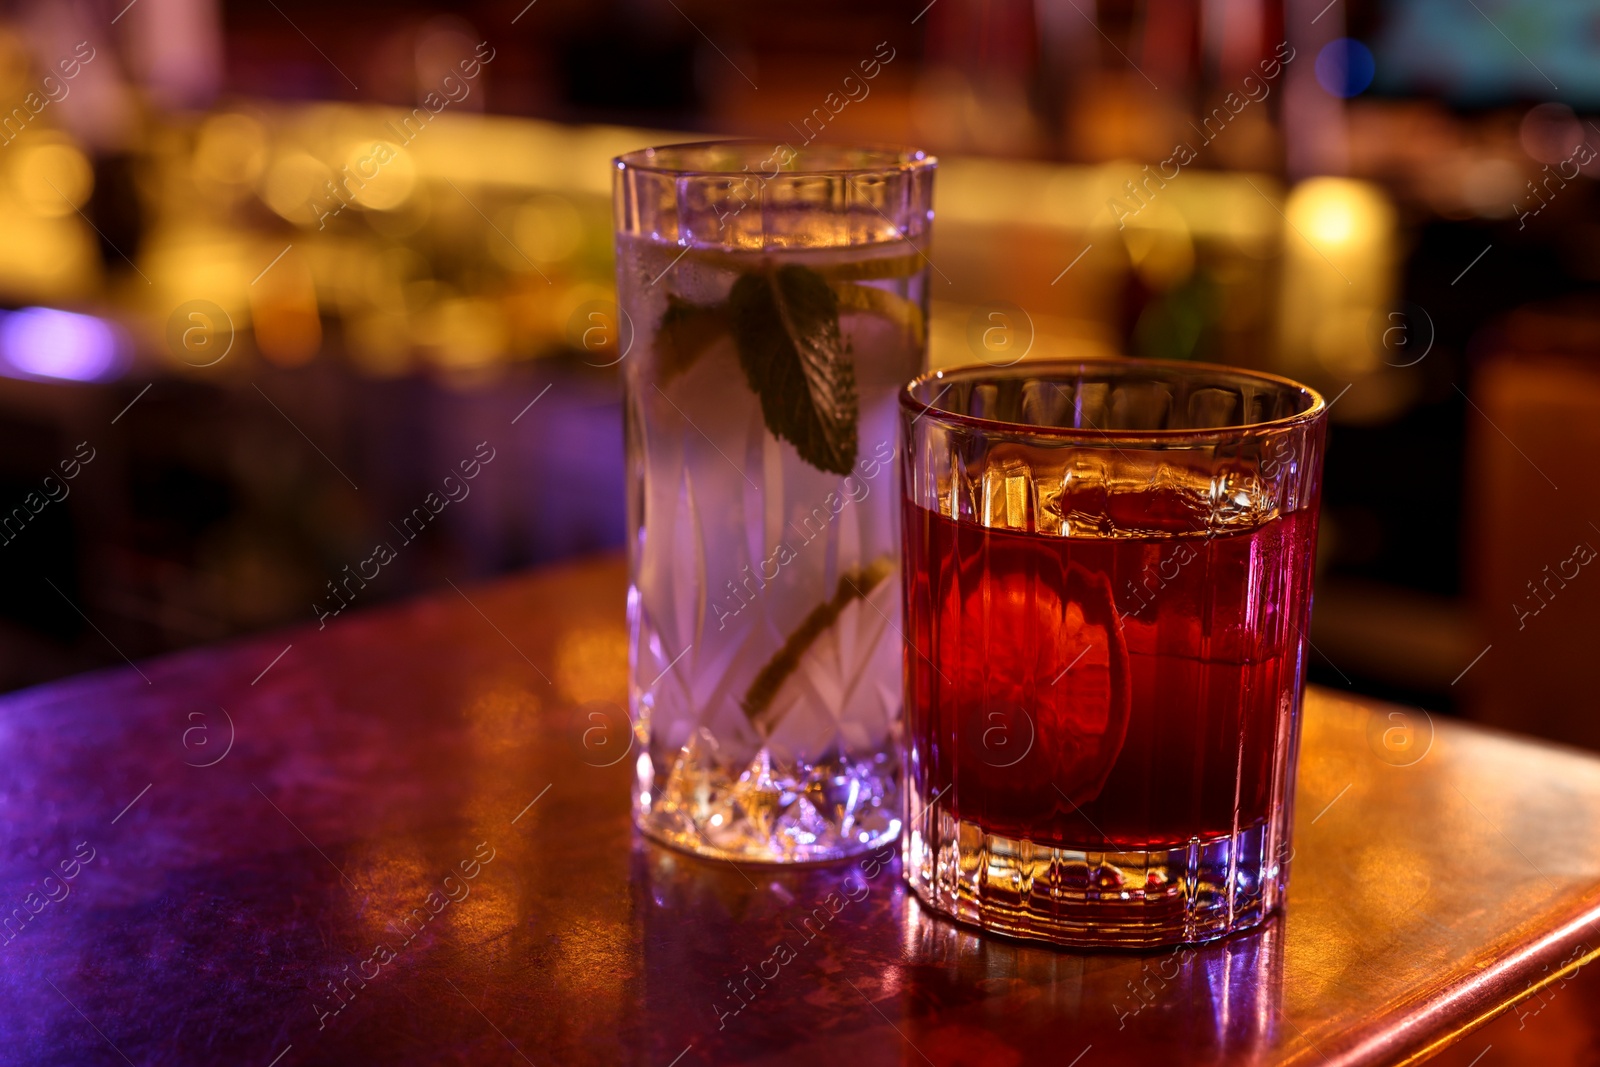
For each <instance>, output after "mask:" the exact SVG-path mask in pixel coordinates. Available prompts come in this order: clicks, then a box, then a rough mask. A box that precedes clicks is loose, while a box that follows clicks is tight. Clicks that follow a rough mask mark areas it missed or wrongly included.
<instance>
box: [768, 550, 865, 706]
mask: <svg viewBox="0 0 1600 1067" xmlns="http://www.w3.org/2000/svg"><path fill="white" fill-rule="evenodd" d="M893 573H894V560H892V559H891V558H890V557H888V556H881V557H879V558H878V559H876V560H874V561H873V562H872V563H870V564H868V565H867V566H866V567H864V568H863V569H861V570H859V571H847V572H846V573H844V574H841V575H840V576H839V585H838V588H837V589H836V590H835V591H834V594H833V598H832V599H831V600H825V601H823V602H822V603H821V604H818V605H817V606H816V607H814V608H812V609H811V613H810V614H809V615H807V616H806V617H805V619H804V621H802V622H801V623H800V625H799V626H798V627H796V628H795V631H794V633H792V634H790V635H789V639H788V640H787V641H785V642H784V643H783V647H782V648H780V649H778V651H777V652H776V653H775V654H774V655H773V657H772V659H770V660H768V661H767V665H766V666H765V667H762V668H761V673H759V674H757V675H756V676H755V680H754V681H752V682H751V683H750V688H749V689H748V690H746V691H745V694H744V699H743V700H741V701H740V702H739V706H740V707H741V708H743V709H744V713H745V716H746V717H747V718H748V719H749V720H750V725H752V726H754V727H755V728H756V729H757V730H758V731H759V732H760V733H761V736H762V737H770V736H772V731H773V729H774V728H775V727H776V726H777V725H778V722H777V717H776V715H775V714H774V712H773V710H772V701H773V698H775V697H776V696H777V695H778V690H779V689H780V688H782V686H783V683H784V682H785V681H786V680H788V678H789V676H790V675H792V674H793V673H794V672H795V671H796V670H798V669H799V667H800V660H801V657H803V656H804V655H805V654H806V650H807V649H809V648H810V647H811V646H812V645H813V644H815V643H816V640H817V638H818V637H821V636H822V635H823V633H825V632H826V631H827V629H828V627H830V626H832V625H833V624H834V623H835V622H837V621H838V620H839V615H840V613H841V612H843V611H844V609H845V608H847V607H848V606H849V605H850V603H851V602H852V601H855V600H858V599H865V598H866V597H867V596H869V595H870V594H871V593H872V591H873V590H874V589H876V588H877V587H878V583H879V582H881V581H883V580H884V579H885V578H888V577H889V576H890V575H892V574H893Z"/></svg>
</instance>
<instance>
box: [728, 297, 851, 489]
mask: <svg viewBox="0 0 1600 1067" xmlns="http://www.w3.org/2000/svg"><path fill="white" fill-rule="evenodd" d="M728 306H729V310H730V311H731V312H732V316H733V340H734V344H735V346H736V347H737V348H738V350H739V362H740V364H741V365H742V366H743V367H744V373H745V377H746V378H747V379H748V380H749V382H750V388H751V389H753V390H754V391H755V393H756V395H757V396H759V397H760V398H761V416H762V418H763V419H764V420H765V422H766V424H767V429H769V430H771V431H772V434H773V436H775V437H781V438H783V439H784V440H786V441H789V442H790V443H792V444H793V445H794V447H795V451H797V452H799V453H800V458H801V459H803V460H805V461H806V462H807V463H809V464H811V465H812V466H813V467H816V468H817V469H818V470H824V471H830V472H832V473H834V474H849V473H850V470H851V468H852V467H853V466H854V464H855V461H856V369H855V365H854V364H853V363H852V362H851V361H850V358H849V357H848V356H847V355H846V354H845V351H844V344H843V341H842V340H841V338H840V335H839V298H838V296H837V295H835V294H834V291H833V290H832V289H831V288H830V287H829V286H828V282H827V279H825V278H824V277H823V276H822V275H820V274H818V273H817V272H816V271H814V270H810V269H808V268H806V267H799V266H793V265H789V266H783V267H778V268H777V269H776V270H768V271H760V272H757V273H752V274H746V275H743V276H741V277H740V278H739V280H738V281H736V282H734V283H733V289H732V291H731V292H729V294H728Z"/></svg>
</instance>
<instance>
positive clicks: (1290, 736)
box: [901, 360, 1327, 946]
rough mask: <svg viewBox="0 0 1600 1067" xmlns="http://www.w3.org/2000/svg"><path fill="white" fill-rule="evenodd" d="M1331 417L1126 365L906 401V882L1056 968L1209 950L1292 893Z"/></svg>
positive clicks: (1317, 405)
mask: <svg viewBox="0 0 1600 1067" xmlns="http://www.w3.org/2000/svg"><path fill="white" fill-rule="evenodd" d="M1326 410H1327V409H1326V405H1325V404H1324V402H1323V400H1322V398H1321V397H1320V396H1319V395H1317V394H1316V393H1315V392H1313V391H1312V390H1310V389H1308V388H1306V387H1304V386H1301V385H1297V384H1295V383H1294V382H1291V381H1287V380H1285V379H1282V378H1276V377H1272V376H1269V375H1265V374H1255V373H1251V372H1248V371H1242V370H1235V369H1231V368H1226V367H1215V366H1206V365H1203V364H1193V363H1190V364H1182V363H1160V362H1154V361H1142V360H1097V361H1088V362H1075V363H1066V362H1062V363H1055V362H1036V363H1021V364H1017V365H1015V366H1012V367H1009V368H1006V369H1003V370H997V369H995V368H993V367H989V366H975V367H968V368H962V369H958V370H952V371H945V372H942V373H935V374H931V375H927V376H925V377H922V378H920V379H918V380H917V381H915V382H913V383H912V384H911V385H910V386H909V387H908V388H907V389H906V390H905V392H904V393H902V395H901V422H902V433H903V434H904V436H903V438H902V440H903V441H904V443H905V455H904V461H903V462H904V467H903V470H904V486H905V499H904V523H905V526H904V545H905V574H906V581H905V612H906V631H905V632H906V639H907V649H906V662H905V672H906V674H905V677H906V731H907V736H908V750H907V783H906V792H907V831H906V833H905V835H904V837H903V843H902V846H901V847H902V856H903V859H904V861H905V876H906V878H907V880H908V881H909V882H910V884H911V886H912V888H913V889H915V891H916V893H917V895H918V896H919V897H920V898H921V899H922V900H923V901H924V902H925V903H926V904H928V905H929V906H931V907H932V908H933V909H934V910H936V911H939V912H943V913H944V914H946V915H949V916H952V917H954V918H956V919H959V920H962V921H965V922H969V923H973V924H975V925H978V926H981V927H984V928H986V929H990V930H996V931H1000V932H1003V933H1006V934H1010V935H1013V936H1017V937H1027V938H1038V939H1042V940H1048V941H1054V942H1057V943H1061V944H1071V945H1088V946H1095V945H1127V946H1151V945H1161V944H1170V943H1179V942H1195V941H1205V940H1208V939H1211V938H1215V937H1221V936H1223V935H1225V934H1229V933H1232V932H1234V931H1237V930H1242V929H1244V928H1246V927H1250V926H1253V925H1255V924H1256V923H1259V922H1261V921H1262V919H1263V918H1265V917H1266V916H1267V915H1268V914H1269V913H1270V912H1271V911H1272V909H1273V908H1274V907H1276V906H1277V904H1278V902H1279V901H1280V900H1281V899H1282V896H1283V892H1284V888H1285V886H1286V884H1287V880H1288V858H1289V855H1290V852H1289V831H1290V825H1291V820H1290V809H1291V803H1292V798H1293V795H1294V772H1295V749H1296V739H1297V737H1298V733H1299V721H1300V700H1301V693H1302V687H1303V681H1304V666H1305V650H1306V638H1305V632H1306V627H1307V624H1308V621H1309V616H1310V609H1311V577H1312V562H1313V558H1314V556H1315V544H1316V530H1317V498H1318V489H1319V484H1320V480H1321V472H1322V449H1323V434H1324V423H1325V421H1326V419H1325V415H1326Z"/></svg>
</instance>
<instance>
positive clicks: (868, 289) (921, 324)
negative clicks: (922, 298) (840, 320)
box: [832, 283, 928, 349]
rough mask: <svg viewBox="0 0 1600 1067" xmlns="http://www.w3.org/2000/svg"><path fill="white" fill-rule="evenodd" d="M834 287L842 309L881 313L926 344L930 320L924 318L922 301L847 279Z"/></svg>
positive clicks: (915, 340)
mask: <svg viewBox="0 0 1600 1067" xmlns="http://www.w3.org/2000/svg"><path fill="white" fill-rule="evenodd" d="M832 288H833V292H834V295H835V296H837V297H838V298H839V310H840V311H841V312H843V311H864V312H866V313H868V314H870V315H881V316H883V317H884V318H886V319H888V320H889V321H890V322H892V323H894V324H895V325H896V326H898V327H900V329H902V330H904V331H905V332H907V333H909V334H910V335H911V339H912V341H913V342H914V343H915V345H916V347H917V348H919V349H920V348H921V347H922V346H923V345H925V344H927V341H928V323H927V320H926V319H925V318H923V315H922V307H921V305H919V304H916V303H914V302H912V301H910V300H907V299H906V298H905V297H903V296H900V295H898V294H897V293H891V292H890V291H889V290H887V289H876V288H874V287H872V286H870V285H850V284H848V283H846V284H843V285H834V286H833V287H832Z"/></svg>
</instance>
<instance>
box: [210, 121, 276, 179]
mask: <svg viewBox="0 0 1600 1067" xmlns="http://www.w3.org/2000/svg"><path fill="white" fill-rule="evenodd" d="M266 163H267V131H266V129H265V128H264V127H263V126H262V125H261V123H259V122H257V121H256V120H255V119H253V118H251V117H250V116H249V115H241V114H239V113H237V112H224V113H223V114H220V115H212V116H211V117H209V118H207V119H206V120H205V122H203V123H201V124H200V132H199V134H198V135H197V136H196V138H195V146H194V168H195V174H196V176H197V177H201V178H205V179H209V180H210V181H214V182H219V183H221V184H223V185H246V184H249V183H250V182H253V181H255V180H256V179H257V178H259V177H260V176H261V170H262V168H263V167H265V166H266Z"/></svg>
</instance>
